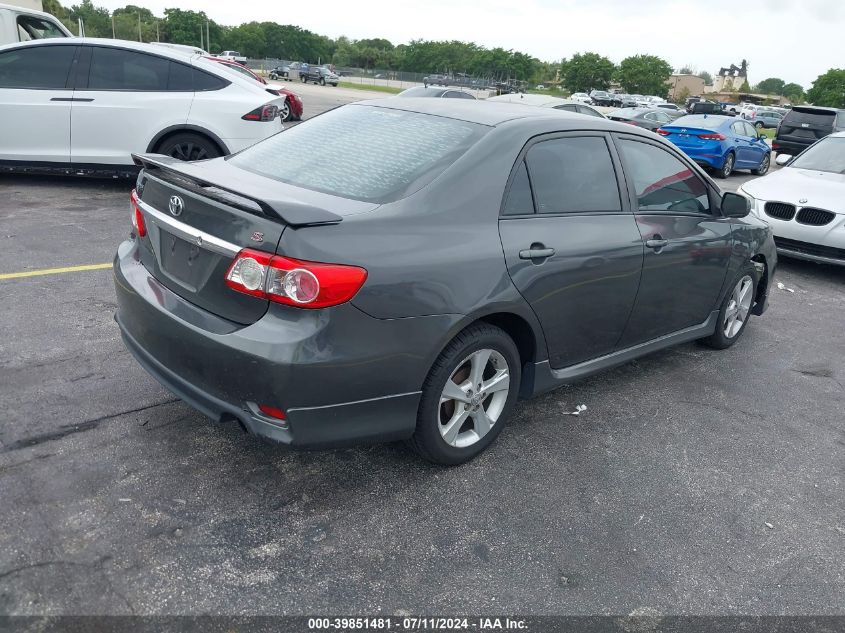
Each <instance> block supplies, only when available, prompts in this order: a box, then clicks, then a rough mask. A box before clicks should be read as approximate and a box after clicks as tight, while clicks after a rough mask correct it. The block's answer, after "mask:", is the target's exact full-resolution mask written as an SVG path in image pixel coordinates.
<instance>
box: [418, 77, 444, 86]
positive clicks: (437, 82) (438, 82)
mask: <svg viewBox="0 0 845 633" xmlns="http://www.w3.org/2000/svg"><path fill="white" fill-rule="evenodd" d="M423 84H425V85H426V86H448V85H449V77H447V76H446V75H428V76H427V77H423Z"/></svg>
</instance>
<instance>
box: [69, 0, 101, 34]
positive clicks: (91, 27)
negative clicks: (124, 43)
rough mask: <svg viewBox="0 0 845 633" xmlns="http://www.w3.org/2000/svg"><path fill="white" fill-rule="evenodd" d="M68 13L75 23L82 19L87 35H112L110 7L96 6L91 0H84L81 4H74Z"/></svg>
mask: <svg viewBox="0 0 845 633" xmlns="http://www.w3.org/2000/svg"><path fill="white" fill-rule="evenodd" d="M68 14H69V15H68V17H69V19H70V21H71V22H72V23H73V24H74V25H76V24H78V23H79V19H80V18H81V19H82V24H83V25H84V27H85V35H86V36H87V37H111V16H110V15H109V11H108V9H104V8H103V7H95V6H94V3H92V2H91V0H82V3H81V4H75V5H73V6H72V7H71V8H70V11H69V12H68ZM75 31H76V29H74V32H75Z"/></svg>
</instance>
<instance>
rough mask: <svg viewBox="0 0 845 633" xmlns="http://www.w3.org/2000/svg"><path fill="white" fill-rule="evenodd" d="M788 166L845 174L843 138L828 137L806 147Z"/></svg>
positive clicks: (844, 140) (844, 142)
mask: <svg viewBox="0 0 845 633" xmlns="http://www.w3.org/2000/svg"><path fill="white" fill-rule="evenodd" d="M789 166H790V167H795V168H797V169H812V170H813V171H829V172H833V173H835V174H845V137H830V136H828V137H827V138H825V139H823V140H821V141H819V142H818V143H816V144H815V145H812V146H810V147H808V148H807V150H806V151H804V152H803V153H802V154H801V155H799V156H798V158H796V159H795V160H794V161H793V162H792V163H791V164H790V165H789Z"/></svg>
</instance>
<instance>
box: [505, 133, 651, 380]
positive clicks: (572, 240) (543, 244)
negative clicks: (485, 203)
mask: <svg viewBox="0 0 845 633" xmlns="http://www.w3.org/2000/svg"><path fill="white" fill-rule="evenodd" d="M620 172H621V169H620V165H619V163H618V158H617V156H616V154H615V150H613V148H612V147H611V146H610V145H609V137H608V135H607V134H604V133H568V134H560V135H554V136H551V137H549V136H547V137H541V138H539V139H536V140H535V141H533V142H532V143H530V144H529V145H528V146H527V147H526V149H524V150H523V153H522V155H521V156H520V159H519V161H518V162H517V164H516V166H515V167H514V171H513V173H512V175H511V179H510V184H509V187H508V191H507V194H506V199H505V202H504V204H503V208H502V215H501V217H500V220H499V233H500V235H501V238H502V246H503V247H504V252H505V260H506V263H507V266H508V271H509V272H510V275H511V278H512V279H513V282H514V284H515V285H516V287H517V288H518V289H519V291H520V292H521V293H522V296H523V297H525V299H526V300H527V301H528V303H529V304H531V307H532V308H533V309H534V312H535V313H536V314H537V317H538V318H539V320H540V322H541V324H542V326H543V331H544V333H545V336H546V341H547V344H548V350H549V359H550V363H551V365H552V367H554V368H560V367H566V366H569V365H574V364H576V363H579V362H582V361H585V360H588V359H591V358H596V357H598V356H601V355H603V354H607V353H609V352H611V351H613V349H614V348H615V346H616V344H617V342H618V341H619V337H620V336H621V335H622V332H623V331H624V329H625V324H626V323H627V321H628V316H629V314H630V312H631V309H632V307H633V305H634V298H635V296H636V293H637V286H638V284H639V278H640V271H641V267H642V259H643V245H642V240H641V239H640V235H639V232H638V231H637V226H636V222H635V221H634V218H633V215H632V214H631V213H630V211H629V204H628V201H627V197H626V196H622V195H620V184H621V180H620Z"/></svg>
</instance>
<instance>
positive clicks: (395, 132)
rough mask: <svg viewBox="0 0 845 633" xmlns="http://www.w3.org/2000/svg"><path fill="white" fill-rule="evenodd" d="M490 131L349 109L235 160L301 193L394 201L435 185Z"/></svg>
mask: <svg viewBox="0 0 845 633" xmlns="http://www.w3.org/2000/svg"><path fill="white" fill-rule="evenodd" d="M489 129H490V128H488V127H487V126H484V125H478V124H476V123H469V122H467V121H459V120H456V119H447V118H444V117H439V116H433V115H427V114H419V113H416V112H404V111H402V110H392V109H390V108H382V107H376V106H358V105H348V106H343V107H341V108H337V109H336V110H331V111H330V112H327V113H325V114H322V115H320V116H318V117H315V118H314V119H311V120H310V121H307V122H306V123H303V124H300V125H298V126H296V127H292V128H288V129H286V130H285V131H284V132H282V133H280V134H276V135H275V136H271V137H270V138H268V139H266V140H264V141H261V142H260V143H257V144H256V145H253V146H252V147H250V148H249V149H246V150H244V151H242V152H240V153H239V154H236V155H234V156H232V157H231V158H230V159H229V160H230V161H231V162H232V164H234V165H237V166H238V167H240V168H242V169H246V170H247V171H252V172H255V173H258V174H261V175H263V176H267V177H269V178H273V179H275V180H279V181H281V182H286V183H289V184H292V185H295V186H298V187H304V188H306V189H313V190H316V191H323V192H326V193H330V194H333V195H337V196H342V197H344V198H352V199H355V200H366V201H371V202H389V201H391V200H397V199H399V198H402V197H404V196H407V195H409V194H410V193H412V192H414V191H416V190H417V189H419V188H420V187H423V186H424V185H426V184H428V183H429V182H431V181H432V180H433V179H434V178H436V177H437V176H439V175H440V174H441V173H442V172H443V171H444V170H445V169H446V168H447V167H448V166H449V165H451V164H452V163H454V162H455V161H456V160H457V159H458V158H459V157H460V156H461V155H462V154H463V153H464V152H466V151H467V150H468V149H469V148H470V147H471V146H472V145H474V144H475V143H476V142H477V141H478V139H480V138H481V137H482V136H483V135H484V134H485V133H486V132H487V131H488V130H489Z"/></svg>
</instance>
